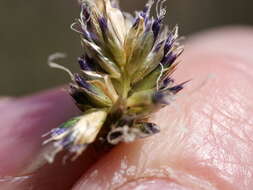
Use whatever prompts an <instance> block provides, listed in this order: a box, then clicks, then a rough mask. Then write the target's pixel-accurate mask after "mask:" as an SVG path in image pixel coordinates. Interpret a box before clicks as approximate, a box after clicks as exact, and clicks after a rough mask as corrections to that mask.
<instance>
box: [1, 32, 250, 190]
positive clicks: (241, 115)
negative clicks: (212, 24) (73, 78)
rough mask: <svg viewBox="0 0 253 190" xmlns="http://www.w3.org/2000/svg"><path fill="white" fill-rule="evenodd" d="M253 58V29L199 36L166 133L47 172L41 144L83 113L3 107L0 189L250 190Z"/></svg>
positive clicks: (49, 102) (52, 98)
mask: <svg viewBox="0 0 253 190" xmlns="http://www.w3.org/2000/svg"><path fill="white" fill-rule="evenodd" d="M252 52H253V30H252V29H251V28H225V29H220V30H215V31H210V32H205V33H202V34H198V35H196V36H193V37H192V38H190V39H189V41H188V42H187V45H186V50H185V53H184V55H183V56H182V57H181V58H180V59H181V60H182V64H180V65H179V67H178V69H177V71H176V73H175V75H174V78H175V79H176V80H177V81H178V82H180V81H185V80H188V79H192V81H191V82H190V83H189V84H188V85H187V86H186V88H185V90H184V91H182V93H180V95H179V96H178V97H177V98H176V101H173V102H172V104H171V105H170V106H168V107H166V108H165V109H163V110H161V111H159V113H157V114H156V115H155V116H154V117H153V118H152V119H153V120H155V121H156V122H157V123H158V124H159V125H160V126H161V129H162V132H161V133H159V134H157V135H155V136H153V137H150V138H147V139H141V140H137V141H135V142H133V143H129V144H120V145H118V146H116V147H115V148H114V149H112V150H111V151H110V152H109V153H107V154H105V155H103V156H97V155H98V154H99V150H94V149H92V148H91V149H89V150H88V151H87V152H85V153H84V154H83V155H82V157H81V158H79V159H78V160H77V161H76V162H67V164H65V165H62V158H61V156H60V157H59V158H58V159H56V161H55V162H54V164H52V165H47V164H46V165H43V163H44V159H43V146H41V142H42V141H43V138H42V137H41V136H42V135H43V134H44V133H46V132H47V131H48V130H50V129H51V128H54V127H56V126H57V125H58V124H60V123H61V122H63V121H65V120H66V119H68V118H70V117H72V116H75V115H78V114H79V111H78V110H77V108H76V107H75V105H74V104H73V101H72V100H71V98H70V97H69V95H68V94H67V93H66V92H64V91H63V90H51V91H47V92H44V93H40V94H36V95H33V96H30V97H25V98H20V99H10V100H6V99H3V100H2V101H0V109H1V114H0V121H1V126H0V128H1V133H0V138H1V144H0V189H1V190H6V189H8V190H27V189H28V190H29V189H35V190H51V189H52V190H65V189H66V190H69V189H71V188H72V189H73V190H86V189H88V190H116V189H117V190H128V189H131V190H134V189H136V190H137V189H138V190H147V189H148V190H163V189H166V190H252V189H253V177H252V175H253V137H252V136H253V118H252V113H253V90H252V87H253V69H252V68H253V67H252V66H253V54H252ZM63 155H64V154H63ZM40 165H42V167H38V166H40ZM38 168H39V169H38Z"/></svg>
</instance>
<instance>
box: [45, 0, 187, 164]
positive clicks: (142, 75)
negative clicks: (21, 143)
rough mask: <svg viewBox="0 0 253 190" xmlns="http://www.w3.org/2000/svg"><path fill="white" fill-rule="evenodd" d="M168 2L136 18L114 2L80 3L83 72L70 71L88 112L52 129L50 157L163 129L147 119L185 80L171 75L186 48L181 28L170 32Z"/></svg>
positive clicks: (73, 90)
mask: <svg viewBox="0 0 253 190" xmlns="http://www.w3.org/2000/svg"><path fill="white" fill-rule="evenodd" d="M154 4H155V8H156V9H155V11H156V15H155V16H152V15H151V9H152V7H154V6H153V5H154ZM163 4H164V1H159V0H158V1H154V0H150V1H149V2H148V3H147V4H146V6H145V7H144V9H143V10H142V11H139V12H136V15H135V16H132V15H131V14H129V13H126V12H123V11H121V9H120V8H119V5H118V2H117V1H115V0H83V1H81V14H80V18H79V19H77V20H76V22H75V23H73V24H72V26H71V27H72V29H73V30H75V31H76V32H78V33H79V34H80V37H81V44H82V47H83V55H82V56H81V57H79V58H78V63H79V65H80V73H75V74H72V73H70V72H69V71H68V70H67V71H68V72H69V74H70V75H71V78H72V82H71V84H70V87H69V92H70V95H71V96H72V97H73V99H74V100H75V102H76V104H77V106H78V107H79V108H80V110H82V112H83V114H82V115H81V116H78V117H76V118H73V119H71V120H69V121H67V122H66V123H64V124H62V125H61V126H59V127H57V128H55V129H53V130H52V131H50V133H49V135H50V137H49V138H48V139H47V140H46V141H45V142H44V143H45V144H50V145H51V146H52V147H53V148H51V149H50V154H49V155H47V158H48V160H49V161H53V158H54V156H55V155H56V154H57V153H58V152H60V151H61V150H68V151H69V152H70V153H73V154H74V157H73V158H76V157H78V156H79V155H80V154H81V153H82V152H83V151H84V150H85V149H86V147H87V146H88V145H89V144H91V143H93V142H94V141H96V140H98V139H100V140H101V139H102V140H104V141H105V142H107V143H110V144H113V145H115V144H117V143H119V142H131V141H134V140H135V139H137V138H142V137H147V136H150V135H153V134H155V133H157V132H159V127H158V126H157V125H156V124H154V123H150V122H149V121H148V119H149V117H150V114H151V113H153V112H155V111H157V110H158V109H160V108H162V107H164V106H165V105H167V104H168V103H169V100H170V99H171V97H173V96H174V95H175V94H177V93H178V92H179V91H180V90H182V89H183V84H184V83H181V84H177V85H175V84H174V80H173V79H172V78H171V74H172V73H173V72H174V71H175V68H176V65H177V63H178V62H177V61H176V60H177V58H178V56H179V55H180V54H181V53H182V51H183V48H182V46H180V44H179V40H178V39H179V38H178V27H175V28H174V29H173V30H169V28H168V27H167V26H165V25H164V23H163V19H164V16H165V13H166V10H165V8H164V6H163ZM51 66H54V67H60V66H58V65H56V64H51ZM65 70H66V69H65Z"/></svg>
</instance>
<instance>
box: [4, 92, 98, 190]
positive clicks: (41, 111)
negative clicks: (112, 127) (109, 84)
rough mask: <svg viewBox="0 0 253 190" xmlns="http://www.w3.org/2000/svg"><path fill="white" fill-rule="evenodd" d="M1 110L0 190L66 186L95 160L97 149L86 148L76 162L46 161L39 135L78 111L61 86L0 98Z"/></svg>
mask: <svg viewBox="0 0 253 190" xmlns="http://www.w3.org/2000/svg"><path fill="white" fill-rule="evenodd" d="M0 113H1V114H0V121H1V125H0V129H1V133H0V139H1V143H0V163H1V164H0V189H1V190H27V189H36V190H50V189H54V190H58V189H59V190H65V189H66V190H69V189H70V188H71V186H72V185H73V183H74V182H75V181H76V180H77V179H78V178H79V177H80V176H81V174H82V172H84V171H85V170H86V169H87V168H88V167H89V166H90V165H91V163H92V162H94V161H95V157H94V156H93V155H96V152H94V151H93V150H92V149H89V150H88V151H87V154H89V156H85V155H83V157H81V158H79V159H78V160H77V161H75V162H67V163H66V164H64V165H63V164H62V157H58V159H56V160H55V162H54V163H53V164H51V165H49V164H46V163H45V159H44V155H43V153H44V152H43V148H44V147H43V146H42V141H43V140H45V139H43V138H42V135H43V134H45V133H46V132H48V131H49V130H50V129H52V128H55V127H57V126H58V125H59V124H61V123H62V122H65V121H66V120H67V119H69V118H71V117H73V116H76V115H79V114H80V112H79V111H78V109H77V108H76V106H75V104H74V102H73V100H72V99H71V97H70V96H69V95H68V93H67V92H66V91H65V90H64V89H63V88H60V89H55V90H49V91H47V92H43V93H39V94H35V95H33V96H29V97H25V98H20V99H12V100H8V101H2V103H1V102H0ZM62 155H64V154H62Z"/></svg>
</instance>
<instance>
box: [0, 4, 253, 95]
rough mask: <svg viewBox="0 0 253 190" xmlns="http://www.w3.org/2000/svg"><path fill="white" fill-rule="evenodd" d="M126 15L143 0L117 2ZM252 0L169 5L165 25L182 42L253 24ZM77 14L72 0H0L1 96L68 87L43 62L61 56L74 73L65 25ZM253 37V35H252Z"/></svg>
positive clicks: (73, 41) (73, 40) (72, 44)
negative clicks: (209, 31)
mask: <svg viewBox="0 0 253 190" xmlns="http://www.w3.org/2000/svg"><path fill="white" fill-rule="evenodd" d="M120 2H121V7H122V8H123V9H124V10H127V11H133V10H136V9H139V10H140V9H142V8H143V6H144V4H145V2H146V1H144V0H121V1H120ZM252 8H253V1H252V0H167V17H166V22H167V24H169V25H170V26H173V25H175V24H178V25H179V26H180V33H181V34H182V35H185V36H186V37H187V36H189V35H190V34H192V33H195V32H199V31H202V30H206V29H209V28H213V27H218V26H224V25H253V9H252ZM78 15H79V6H78V5H77V3H76V1H75V0H14V1H13V0H12V1H11V0H1V1H0V24H1V25H0V96H5V95H9V96H20V95H26V94H30V93H33V92H36V91H39V90H43V89H47V88H52V87H55V86H57V85H61V84H64V83H67V82H69V78H68V76H67V75H66V74H65V73H63V72H61V71H59V70H54V69H50V68H49V67H48V65H47V58H48V56H49V55H50V54H52V53H54V52H65V53H66V54H67V55H68V57H67V59H64V60H60V63H63V65H64V66H67V67H68V68H71V69H72V70H76V69H77V64H76V59H77V56H79V55H80V54H81V49H80V43H79V36H78V35H77V34H75V33H74V32H73V31H71V30H70V28H69V26H70V24H71V23H72V22H73V20H74V19H75V18H77V17H78ZM252 37H253V36H252Z"/></svg>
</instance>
